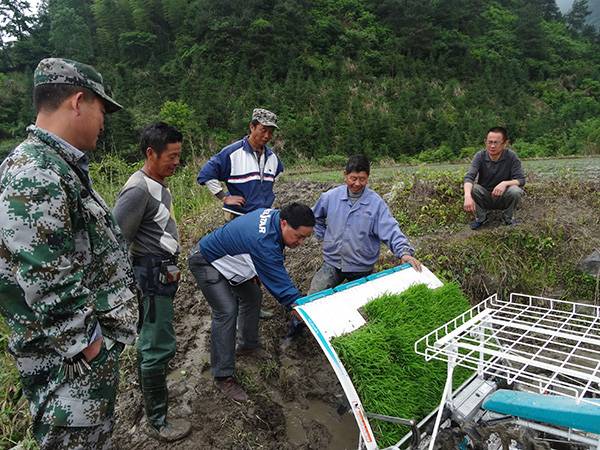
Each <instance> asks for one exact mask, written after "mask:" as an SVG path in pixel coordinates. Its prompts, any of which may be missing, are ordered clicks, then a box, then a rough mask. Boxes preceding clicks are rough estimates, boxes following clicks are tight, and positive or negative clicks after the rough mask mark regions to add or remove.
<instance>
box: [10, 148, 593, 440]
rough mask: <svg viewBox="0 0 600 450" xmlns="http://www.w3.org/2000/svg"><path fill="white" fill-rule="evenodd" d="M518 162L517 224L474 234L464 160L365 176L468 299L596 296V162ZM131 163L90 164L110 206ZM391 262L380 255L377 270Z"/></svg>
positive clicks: (184, 184) (19, 409)
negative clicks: (587, 261) (522, 181)
mask: <svg viewBox="0 0 600 450" xmlns="http://www.w3.org/2000/svg"><path fill="white" fill-rule="evenodd" d="M576 164H577V162H573V163H571V161H570V160H566V161H565V162H564V164H563V165H564V166H565V167H571V166H575V165H576ZM594 164H595V167H598V159H594V160H592V161H591V163H589V164H586V167H584V169H585V168H589V167H590V166H591V167H594ZM525 166H526V168H528V172H529V173H530V175H529V179H528V185H527V188H526V191H527V195H526V197H525V199H524V204H523V207H522V208H521V210H520V211H519V212H518V217H519V218H521V220H522V222H523V223H522V224H519V225H518V226H516V227H503V226H499V227H495V226H492V227H488V228H484V229H482V230H480V231H478V232H471V231H470V230H468V227H467V224H468V221H469V218H468V217H467V216H466V215H465V214H464V212H463V211H462V202H463V199H462V174H463V171H464V166H449V167H441V166H437V165H436V166H434V167H433V168H432V170H430V169H429V166H420V167H400V168H398V167H388V168H382V169H378V168H377V169H374V171H373V173H372V176H371V181H372V187H373V188H374V189H375V190H376V191H377V192H379V193H380V194H381V195H382V196H384V198H385V199H386V201H388V203H389V205H390V207H391V209H392V211H393V213H394V215H395V216H396V218H397V219H398V221H399V222H400V225H401V227H402V229H403V231H404V232H405V233H406V234H407V235H408V236H409V238H410V239H411V241H412V242H413V243H414V244H415V246H416V248H417V256H418V257H419V258H420V259H421V260H422V261H423V262H424V263H425V264H426V265H427V266H428V267H429V268H430V269H431V270H432V271H433V272H434V273H435V274H436V275H438V276H439V277H440V278H442V279H444V280H445V281H455V282H457V283H458V285H459V286H461V288H462V290H463V291H464V292H465V294H466V295H467V296H468V297H469V298H470V300H471V302H476V301H480V300H482V299H483V298H485V296H487V295H488V294H490V293H493V292H499V293H500V294H501V295H504V294H506V293H507V292H509V291H520V292H525V293H530V294H535V295H548V296H553V297H557V298H563V299H567V300H581V301H589V302H592V301H594V299H595V298H596V297H597V295H598V293H597V292H596V280H595V279H594V278H593V277H591V276H588V275H584V274H582V273H581V272H579V271H578V270H577V268H576V266H577V263H578V262H579V261H580V259H581V258H582V257H583V256H585V255H587V254H589V253H590V252H591V251H592V250H593V249H594V248H597V247H600V216H599V215H598V210H600V179H599V177H598V173H599V170H598V169H596V170H592V172H591V173H592V177H591V178H590V177H589V174H588V175H585V177H584V178H585V179H582V178H581V174H582V173H586V172H585V170H584V171H577V172H573V171H571V170H570V169H564V170H558V171H555V172H553V173H551V174H550V175H548V169H547V167H546V166H547V164H546V163H544V168H543V169H540V170H539V173H543V174H544V175H543V176H539V175H538V173H536V168H535V164H534V163H529V162H526V163H525ZM137 167H138V166H132V165H128V164H125V163H123V162H122V161H120V160H118V159H114V158H105V159H104V160H103V162H102V163H101V164H94V165H93V166H92V178H93V179H94V186H95V188H96V189H97V190H98V191H99V192H100V193H101V194H102V195H103V197H104V198H105V199H107V201H108V202H109V203H110V204H112V203H113V201H114V198H115V196H116V194H117V193H118V191H119V189H120V188H121V186H122V185H123V184H124V182H125V181H126V179H127V178H128V176H129V175H130V174H131V173H132V172H133V171H134V170H135V169H136V168H137ZM294 172H296V174H294ZM301 172H303V171H302V170H300V171H295V170H294V169H291V170H288V172H287V174H286V176H285V177H284V178H282V180H281V181H280V182H285V180H286V179H295V180H298V179H301V180H311V181H315V180H314V178H315V176H317V175H310V174H305V173H301ZM196 173H197V167H193V166H188V167H186V168H183V169H181V170H180V171H178V173H177V174H176V175H175V176H173V177H172V178H171V180H170V183H169V184H170V187H171V191H172V193H173V197H174V199H175V201H174V209H175V214H176V217H177V220H178V223H179V228H180V234H181V238H182V239H186V240H189V239H191V237H192V236H194V237H195V236H197V235H198V233H199V230H198V225H197V223H196V222H197V221H196V218H197V217H198V216H199V215H200V214H202V213H203V211H206V209H207V205H211V204H212V205H214V203H213V201H212V199H211V198H210V195H209V194H207V191H206V190H205V189H199V188H198V187H197V186H196V183H195V177H196ZM593 174H595V178H594V175H593ZM318 180H319V181H334V180H335V181H337V180H340V181H341V170H336V171H333V172H322V173H319V174H318ZM395 262H396V261H395V260H394V259H393V258H391V256H389V255H388V256H384V257H383V258H382V260H381V262H380V265H379V267H378V268H385V267H389V266H392V265H394V264H395ZM7 333H8V330H7V329H6V326H5V325H4V324H3V323H2V324H0V336H1V337H2V338H0V357H1V359H2V367H3V369H2V372H1V374H0V407H1V411H0V433H1V434H0V436H1V437H0V448H4V447H10V445H11V444H12V443H14V442H18V441H20V440H21V439H23V437H24V436H26V434H27V427H28V419H27V412H26V403H25V402H24V401H23V400H22V399H20V395H19V389H18V379H17V376H16V372H15V369H14V366H13V364H12V360H11V358H10V356H8V355H7V354H6V350H5V349H6V335H7ZM125 356H127V357H130V356H131V355H128V354H127V353H126V355H125ZM28 442H30V439H29V440H28Z"/></svg>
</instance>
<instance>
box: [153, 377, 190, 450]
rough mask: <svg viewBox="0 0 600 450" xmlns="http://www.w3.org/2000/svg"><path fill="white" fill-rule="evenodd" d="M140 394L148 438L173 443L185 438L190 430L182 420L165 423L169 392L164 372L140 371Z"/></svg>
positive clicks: (188, 424)
mask: <svg viewBox="0 0 600 450" xmlns="http://www.w3.org/2000/svg"><path fill="white" fill-rule="evenodd" d="M142 394H143V396H144V408H145V411H146V421H147V424H146V425H147V426H146V432H147V434H148V435H149V436H151V437H153V438H155V439H159V440H161V441H165V442H173V441H177V440H179V439H182V438H184V437H186V436H187V435H188V434H190V431H191V430H192V426H191V424H190V423H189V422H188V421H187V420H184V419H174V420H170V421H168V422H167V409H168V406H169V391H168V390H167V380H166V373H165V370H160V371H152V372H146V371H142Z"/></svg>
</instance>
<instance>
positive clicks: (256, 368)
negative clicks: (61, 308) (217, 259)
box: [114, 181, 598, 450]
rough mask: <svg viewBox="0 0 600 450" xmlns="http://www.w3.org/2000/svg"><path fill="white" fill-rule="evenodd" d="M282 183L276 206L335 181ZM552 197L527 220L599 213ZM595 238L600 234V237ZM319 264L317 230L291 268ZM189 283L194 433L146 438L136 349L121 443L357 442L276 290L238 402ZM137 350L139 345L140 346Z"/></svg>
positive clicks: (303, 275) (180, 399)
mask: <svg viewBox="0 0 600 450" xmlns="http://www.w3.org/2000/svg"><path fill="white" fill-rule="evenodd" d="M276 186H277V189H276V191H277V201H278V203H277V204H276V205H275V206H278V205H280V204H287V203H289V202H291V201H302V202H304V203H307V204H313V203H314V202H315V201H316V199H317V198H318V196H319V194H320V193H321V192H323V191H325V190H327V189H329V188H331V187H332V186H334V184H333V183H314V182H304V181H293V182H286V183H279V184H277V185H276ZM424 201H427V200H426V199H424ZM551 203H552V202H549V201H548V200H545V199H542V198H540V199H539V201H538V200H536V198H533V199H532V200H531V202H530V204H529V205H528V209H527V210H526V211H524V212H523V216H522V217H523V219H525V220H532V219H533V218H534V217H540V216H542V217H543V216H544V215H547V214H553V215H558V216H564V218H565V220H566V221H572V222H573V223H575V224H576V223H578V222H581V220H583V219H582V216H585V217H584V219H585V220H588V221H589V220H592V221H593V218H591V217H592V216H593V215H594V214H596V215H597V211H596V212H594V211H587V210H586V211H583V212H582V211H581V205H578V204H577V202H576V201H575V200H573V201H569V199H568V195H567V198H566V199H562V200H561V201H558V202H557V201H554V202H553V203H552V204H551ZM196 220H197V221H198V222H200V224H195V227H196V228H198V227H199V228H200V229H201V230H203V231H208V230H210V229H213V228H215V227H216V226H218V225H220V224H221V223H222V220H221V212H220V210H219V209H218V208H217V207H216V205H215V207H214V208H213V209H211V210H209V211H207V212H206V215H205V216H203V217H202V218H196ZM189 225H190V224H185V223H184V224H180V226H181V228H182V229H183V230H186V229H190V228H191V226H189ZM595 232H597V228H595V229H594V233H595ZM471 233H472V232H471V231H470V230H468V228H467V227H466V224H465V227H464V229H461V230H460V231H459V232H457V233H455V234H452V236H448V235H446V234H445V233H443V234H434V235H430V236H422V237H420V238H419V239H415V240H414V241H415V244H416V246H417V247H420V243H423V242H429V243H430V242H432V241H435V240H436V239H445V240H448V239H456V240H465V239H468V238H469V236H471ZM182 234H184V233H182ZM196 238H197V236H184V238H183V241H182V246H183V253H182V254H184V255H185V254H187V252H188V250H189V248H190V247H191V246H192V245H193V244H194V243H195V239H196ZM591 238H594V239H598V236H591ZM381 261H382V264H383V265H384V266H389V265H392V263H393V261H392V259H391V258H390V254H389V252H387V251H386V252H383V254H382V260H381ZM320 264H321V254H320V246H319V245H318V243H317V241H316V240H315V239H312V238H311V239H309V240H308V241H307V242H306V244H305V245H304V246H303V247H301V248H299V249H295V250H291V251H290V250H288V251H287V253H286V266H287V268H288V271H289V272H290V275H291V276H292V279H294V280H295V281H296V283H297V284H298V286H299V287H300V289H301V290H303V291H304V292H306V290H307V288H308V284H309V282H310V278H311V277H312V275H313V274H314V272H315V271H316V270H317V269H318V268H319V266H320ZM183 265H184V264H182V266H183ZM180 286H181V287H180V290H179V292H178V294H177V298H176V306H175V326H176V333H177V338H178V349H177V355H176V357H175V358H174V360H173V361H172V363H171V368H172V371H171V373H170V375H169V386H170V392H171V402H170V405H171V413H170V415H172V416H180V417H186V418H187V419H188V420H190V421H191V422H192V425H193V431H192V434H191V436H190V437H188V438H186V439H184V440H182V441H181V442H178V443H175V444H170V445H166V444H164V443H159V442H157V441H155V440H153V439H148V438H146V436H145V435H144V434H143V432H141V430H140V424H141V420H142V417H143V411H142V400H141V395H140V393H139V389H138V386H137V380H136V376H135V370H133V358H129V360H128V368H127V369H126V374H127V375H126V377H125V379H124V380H122V383H121V393H120V395H119V401H118V406H117V414H118V416H117V427H116V430H115V434H114V437H115V441H116V444H117V447H118V448H123V449H158V448H162V449H164V448H169V449H282V450H286V449H290V450H292V449H336V450H343V449H356V447H357V441H358V431H357V428H356V425H355V423H354V419H353V417H351V416H350V415H348V414H345V415H342V416H340V415H338V414H337V412H336V410H337V408H338V406H339V405H340V403H341V400H342V391H341V388H340V386H339V385H338V382H337V379H336V378H335V375H334V374H333V371H332V370H331V368H330V366H329V364H328V362H327V360H326V358H325V357H324V356H323V354H322V352H321V350H320V349H319V348H318V346H317V344H316V343H315V341H314V340H313V339H312V338H311V337H309V336H303V337H301V338H300V339H299V340H298V341H297V342H296V343H295V344H294V345H293V346H292V347H291V348H290V349H288V350H287V351H286V352H285V353H282V352H281V351H280V348H279V342H280V339H281V337H282V336H283V334H284V333H285V328H286V322H287V316H286V314H285V312H284V310H283V308H281V307H279V305H278V304H277V303H276V302H275V300H274V299H273V298H272V297H271V296H270V295H268V294H265V296H264V300H263V302H264V304H266V307H267V308H269V309H271V310H272V311H274V312H275V317H274V318H273V319H271V320H268V321H261V323H260V334H261V339H262V343H263V346H264V348H265V350H266V352H267V353H268V355H269V356H268V358H266V359H263V360H253V359H249V358H242V359H240V360H238V361H237V364H236V367H237V376H238V377H239V378H240V380H241V381H242V383H243V385H244V386H245V387H246V389H247V391H248V393H249V396H250V401H249V402H247V403H245V404H236V403H235V402H232V401H230V400H228V399H226V398H225V397H224V396H223V395H222V394H220V393H219V392H218V391H217V390H216V389H215V388H214V386H213V384H212V377H211V375H210V364H209V352H208V346H209V342H210V310H209V308H208V305H207V303H206V301H205V300H204V298H203V297H202V295H201V293H200V292H199V291H198V290H197V289H196V286H195V283H194V282H193V279H192V277H191V274H190V273H189V271H188V270H187V268H184V270H183V279H182V282H181V285H180ZM128 352H129V353H128V354H129V355H131V354H132V352H131V350H128Z"/></svg>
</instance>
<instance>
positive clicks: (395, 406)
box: [332, 284, 469, 447]
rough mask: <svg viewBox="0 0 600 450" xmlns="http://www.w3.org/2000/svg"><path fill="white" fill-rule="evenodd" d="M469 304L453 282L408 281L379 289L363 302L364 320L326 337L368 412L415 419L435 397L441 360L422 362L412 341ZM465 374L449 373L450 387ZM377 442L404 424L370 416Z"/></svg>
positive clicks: (441, 380) (398, 434) (390, 440)
mask: <svg viewBox="0 0 600 450" xmlns="http://www.w3.org/2000/svg"><path fill="white" fill-rule="evenodd" d="M467 309H469V302H468V300H467V299H466V298H465V296H464V295H463V294H462V292H461V291H460V289H459V288H458V286H457V285H455V284H446V285H444V286H442V287H440V288H438V289H433V290H432V289H429V288H427V287H426V286H425V285H419V286H414V287H411V288H409V289H407V290H406V291H405V292H403V293H402V294H399V295H384V296H382V297H380V298H378V299H375V300H373V301H371V302H369V303H368V304H367V305H365V307H364V312H365V314H366V316H367V324H366V325H364V326H363V327H361V328H360V329H358V330H356V331H354V332H353V333H350V334H347V335H344V336H340V337H338V338H335V339H333V340H332V344H333V346H334V348H335V349H336V351H337V352H338V354H339V356H340V358H341V359H342V361H343V363H344V366H345V367H346V369H347V371H348V373H349V375H350V378H351V379H352V382H353V384H354V387H355V388H356V390H357V392H358V395H359V396H360V398H361V401H362V403H363V406H364V407H365V409H366V410H367V411H368V412H372V413H377V414H385V415H389V416H394V417H401V418H405V419H415V420H417V421H419V420H421V419H422V418H424V417H425V416H426V415H427V414H428V413H430V412H431V411H432V410H433V409H435V408H436V407H437V405H438V404H439V402H440V399H441V395H442V391H443V389H444V384H445V381H446V364H445V363H444V362H440V361H431V362H425V359H424V358H423V357H422V356H420V355H417V354H416V353H415V352H414V343H415V341H417V340H418V339H419V338H421V337H423V336H424V335H426V334H427V333H429V332H430V331H432V330H434V329H435V328H437V327H439V326H441V325H443V324H444V323H446V322H448V321H449V320H451V319H453V318H454V317H456V316H458V315H459V314H461V313H462V312H464V311H466V310H467ZM468 376H469V372H468V371H467V370H465V369H457V370H456V371H455V374H454V385H455V387H456V386H458V385H459V384H461V383H462V382H464V381H465V380H466V379H467V377H468ZM370 423H371V426H372V427H373V432H374V433H375V436H376V439H377V443H378V444H379V446H380V447H385V446H389V445H392V444H394V443H396V442H398V441H399V440H400V439H401V438H402V436H403V435H404V434H406V433H407V432H408V428H406V427H401V426H398V425H394V424H390V423H387V422H381V421H377V420H371V421H370Z"/></svg>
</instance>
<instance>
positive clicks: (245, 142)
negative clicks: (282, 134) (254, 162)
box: [242, 136, 273, 160]
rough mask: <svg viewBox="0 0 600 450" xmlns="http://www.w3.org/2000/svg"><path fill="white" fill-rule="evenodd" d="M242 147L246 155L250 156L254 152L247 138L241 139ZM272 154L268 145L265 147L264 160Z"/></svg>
mask: <svg viewBox="0 0 600 450" xmlns="http://www.w3.org/2000/svg"><path fill="white" fill-rule="evenodd" d="M242 145H243V147H244V150H246V151H247V152H248V153H250V154H252V153H253V152H254V149H253V148H252V146H251V145H250V142H248V136H244V138H243V139H242ZM272 153H273V150H271V147H269V146H268V145H265V160H266V159H267V158H268V157H269V156H271V154H272Z"/></svg>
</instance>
